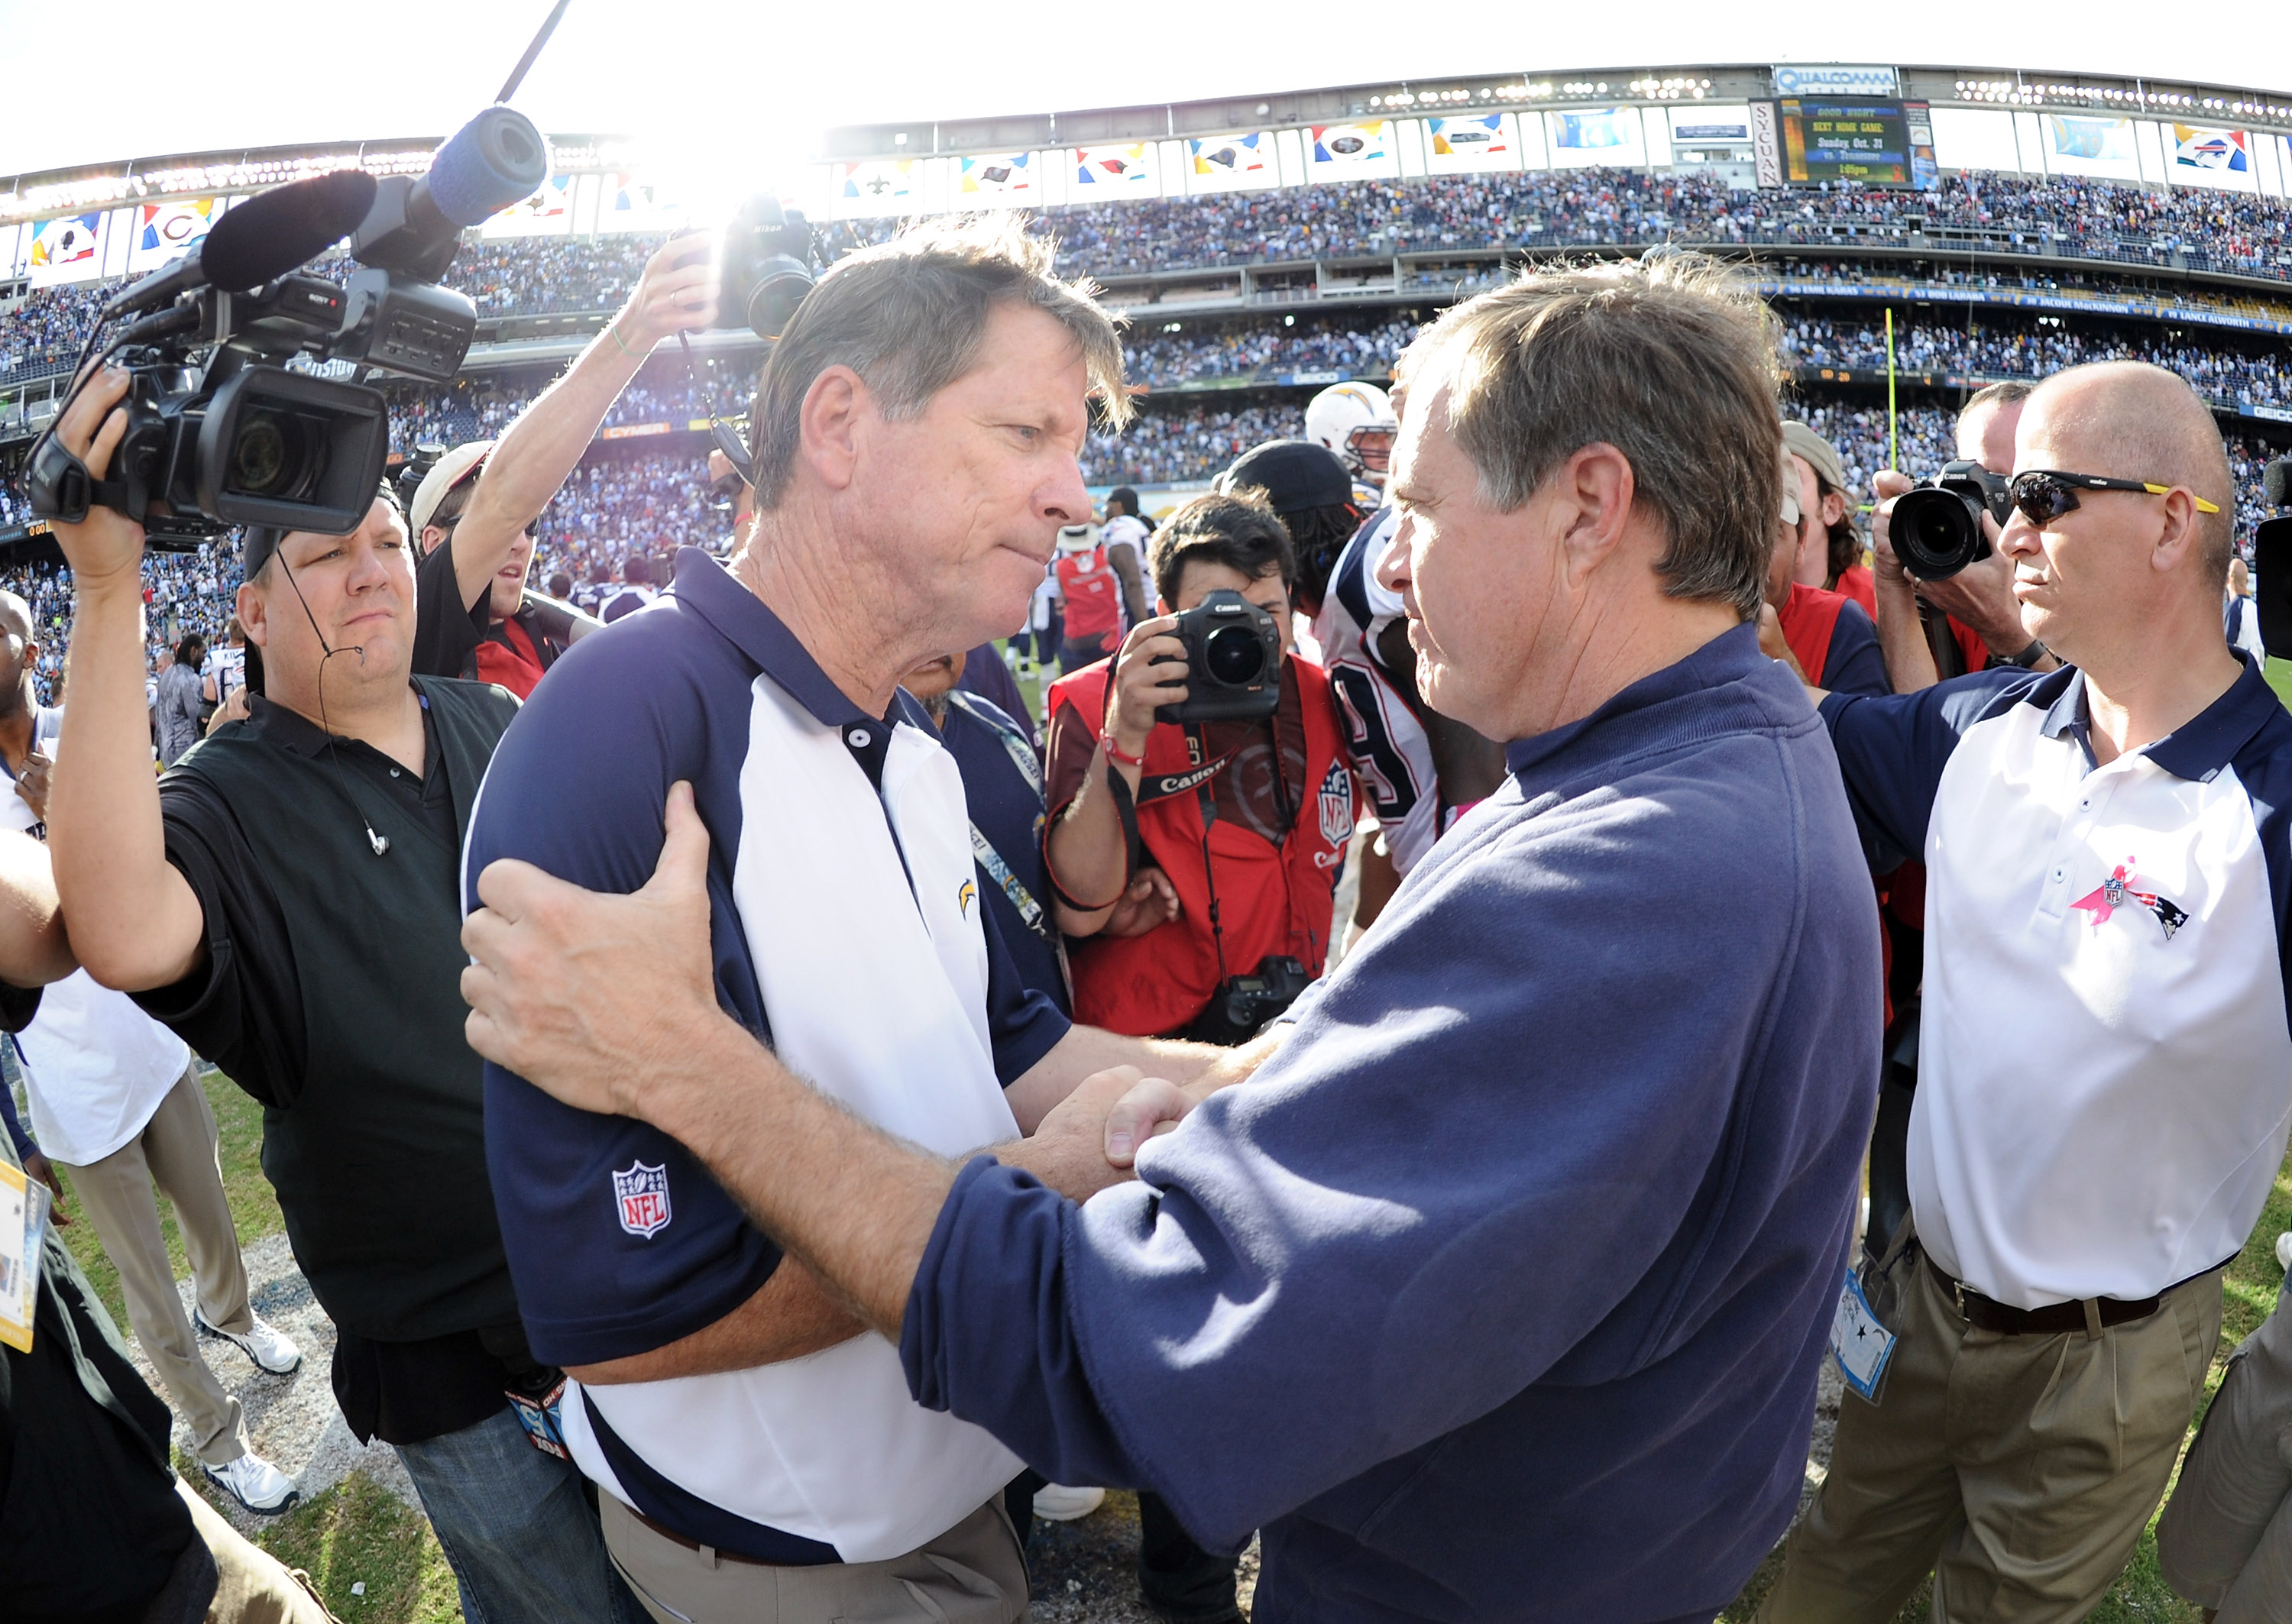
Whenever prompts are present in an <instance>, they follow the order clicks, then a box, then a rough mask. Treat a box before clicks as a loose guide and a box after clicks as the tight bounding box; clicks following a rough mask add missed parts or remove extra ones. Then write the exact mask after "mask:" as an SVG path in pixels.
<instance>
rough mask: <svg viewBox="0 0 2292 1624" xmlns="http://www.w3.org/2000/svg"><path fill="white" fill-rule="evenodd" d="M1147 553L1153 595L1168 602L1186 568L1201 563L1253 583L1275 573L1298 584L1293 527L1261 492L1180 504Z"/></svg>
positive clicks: (1175, 598) (1285, 583)
mask: <svg viewBox="0 0 2292 1624" xmlns="http://www.w3.org/2000/svg"><path fill="white" fill-rule="evenodd" d="M1146 551H1147V557H1148V564H1149V567H1150V568H1151V569H1152V570H1153V572H1154V591H1156V592H1158V594H1160V596H1161V599H1162V601H1163V602H1164V603H1166V604H1175V603H1176V602H1177V601H1178V582H1179V579H1180V578H1181V577H1182V576H1183V575H1185V573H1186V566H1187V565H1189V564H1191V563H1194V562H1195V561H1197V560H1199V561H1201V562H1203V563H1206V564H1223V565H1224V566H1226V567H1228V568H1229V569H1232V570H1235V571H1238V572H1239V573H1240V574H1241V575H1247V576H1248V577H1249V578H1250V579H1251V580H1252V581H1257V580H1261V579H1263V577H1265V576H1267V575H1273V574H1275V573H1276V572H1279V575H1280V576H1281V584H1282V585H1283V586H1285V587H1288V586H1295V584H1296V581H1297V555H1296V552H1295V551H1294V550H1293V549H1292V547H1291V546H1290V543H1289V527H1287V525H1284V524H1283V523H1282V522H1281V516H1280V515H1279V514H1278V513H1276V512H1275V511H1273V504H1272V503H1271V502H1268V501H1267V500H1266V499H1265V493H1264V492H1263V491H1258V490H1248V491H1238V492H1235V493H1233V494H1231V495H1223V496H1220V495H1208V496H1197V497H1195V498H1194V499H1193V500H1192V501H1191V502H1183V503H1182V504H1180V505H1179V507H1178V508H1177V509H1176V510H1175V511H1173V512H1172V513H1171V515H1170V516H1169V517H1168V518H1167V519H1164V520H1163V521H1162V527H1161V528H1160V529H1158V530H1157V531H1155V532H1154V539H1153V540H1152V541H1151V542H1150V543H1148V544H1147V549H1146Z"/></svg>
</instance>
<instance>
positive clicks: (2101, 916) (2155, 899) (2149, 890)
mask: <svg viewBox="0 0 2292 1624" xmlns="http://www.w3.org/2000/svg"><path fill="white" fill-rule="evenodd" d="M2133 863H2134V859H2132V858H2131V857H2127V858H2126V859H2125V861H2124V862H2122V863H2120V864H2118V865H2117V867H2116V869H2115V870H2114V871H2113V872H2111V873H2110V876H2109V878H2108V879H2106V880H2102V882H2101V885H2100V887H2099V888H2098V889H2095V890H2093V891H2089V892H2087V893H2086V895H2085V896H2080V897H2078V899H2077V900H2076V901H2075V902H2073V903H2071V904H2070V907H2072V908H2081V909H2084V910H2086V911H2087V912H2091V913H2092V915H2093V924H2094V929H2099V928H2100V927H2102V925H2105V924H2107V923H2108V922H2109V916H2110V914H2112V913H2114V912H2117V910H2118V909H2119V908H2122V907H2124V906H2125V905H2126V904H2127V903H2128V902H2134V903H2139V904H2141V905H2142V906H2143V907H2144V908H2146V909H2148V910H2149V912H2151V913H2153V914H2155V915H2156V916H2157V922H2158V923H2159V924H2160V925H2162V926H2163V927H2164V928H2165V939H2166V940H2167V941H2168V942H2169V941H2171V940H2172V939H2173V933H2174V932H2175V931H2176V930H2178V929H2180V928H2181V927H2182V926H2183V925H2185V924H2187V923H2188V922H2189V916H2188V913H2187V912H2185V911H2184V910H2183V909H2182V908H2181V907H2180V906H2179V905H2178V904H2174V903H2170V902H2167V900H2166V899H2165V898H2164V897H2162V896H2159V895H2157V892H2156V888H2154V887H2153V886H2151V884H2150V882H2149V881H2148V880H2143V878H2142V877H2141V876H2140V875H2138V874H2136V873H2135V872H2133Z"/></svg>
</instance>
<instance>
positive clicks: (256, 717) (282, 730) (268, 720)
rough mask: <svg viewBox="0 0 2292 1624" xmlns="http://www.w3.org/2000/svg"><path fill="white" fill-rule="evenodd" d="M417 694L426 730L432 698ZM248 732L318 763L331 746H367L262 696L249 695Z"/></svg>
mask: <svg viewBox="0 0 2292 1624" xmlns="http://www.w3.org/2000/svg"><path fill="white" fill-rule="evenodd" d="M415 692H416V697H417V698H419V699H420V700H421V701H422V718H423V721H424V725H425V726H426V725H427V724H428V722H429V719H430V696H429V695H426V694H424V693H422V692H421V690H420V689H419V688H416V690H415ZM246 728H247V731H248V732H250V733H252V734H253V735H254V736H255V737H257V738H259V739H262V740H263V741H264V742H266V743H268V744H276V745H278V748H280V749H281V750H285V751H288V752H292V753H293V754H295V755H298V756H303V757H307V758H308V759H310V760H314V761H315V760H318V759H319V755H320V754H321V753H322V752H324V751H325V750H326V748H327V744H329V743H332V744H363V743H364V742H365V741H363V740H360V739H354V738H351V736H349V735H348V734H329V733H328V732H327V730H326V729H325V728H321V727H319V724H318V723H316V722H314V721H312V720H311V719H310V718H309V717H307V716H305V715H303V713H302V712H300V711H295V710H289V709H288V708H287V707H286V706H285V705H282V704H280V703H278V701H277V700H275V699H272V698H270V697H269V696H268V695H262V694H249V695H247V696H246ZM368 748H369V749H370V748H372V746H368Z"/></svg>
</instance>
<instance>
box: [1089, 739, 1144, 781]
mask: <svg viewBox="0 0 2292 1624" xmlns="http://www.w3.org/2000/svg"><path fill="white" fill-rule="evenodd" d="M1098 744H1099V748H1100V749H1102V750H1103V751H1105V752H1106V759H1107V760H1110V761H1115V762H1118V763H1120V764H1121V765H1122V766H1124V767H1134V768H1137V769H1138V770H1139V771H1141V772H1143V771H1145V770H1146V752H1144V751H1140V752H1138V753H1137V754H1136V755H1132V754H1131V753H1130V752H1128V751H1126V750H1125V749H1123V748H1122V746H1121V745H1119V744H1116V743H1115V742H1114V735H1113V733H1112V732H1111V731H1109V732H1105V733H1102V734H1100V735H1099V736H1098Z"/></svg>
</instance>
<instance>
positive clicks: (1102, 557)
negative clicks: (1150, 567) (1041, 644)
mask: <svg viewBox="0 0 2292 1624" xmlns="http://www.w3.org/2000/svg"><path fill="white" fill-rule="evenodd" d="M1057 568H1058V573H1059V591H1061V593H1063V594H1064V595H1065V598H1066V634H1067V636H1069V637H1071V638H1085V637H1099V636H1102V635H1103V634H1104V633H1106V632H1109V631H1121V630H1122V583H1121V582H1120V581H1119V580H1118V578H1117V577H1116V575H1115V574H1114V566H1113V565H1111V564H1110V563H1108V562H1107V561H1106V549H1105V548H1103V547H1094V548H1092V549H1091V550H1090V551H1088V552H1062V553H1061V554H1059V558H1058V565H1057Z"/></svg>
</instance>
